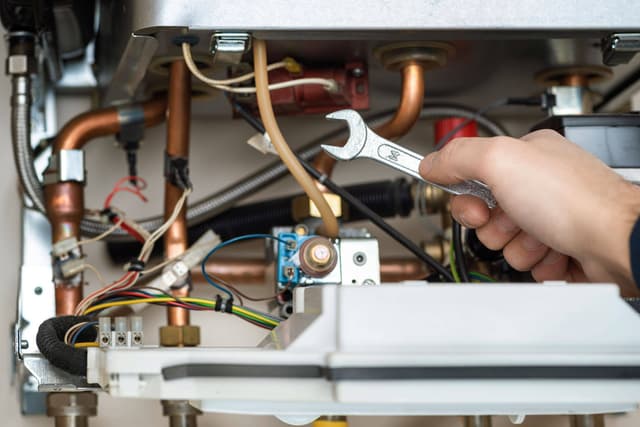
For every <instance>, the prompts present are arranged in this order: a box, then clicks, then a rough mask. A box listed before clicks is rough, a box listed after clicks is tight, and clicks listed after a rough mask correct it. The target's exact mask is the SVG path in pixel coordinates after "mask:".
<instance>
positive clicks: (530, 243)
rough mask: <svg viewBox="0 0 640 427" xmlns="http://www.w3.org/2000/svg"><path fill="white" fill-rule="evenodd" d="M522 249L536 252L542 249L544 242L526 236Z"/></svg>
mask: <svg viewBox="0 0 640 427" xmlns="http://www.w3.org/2000/svg"><path fill="white" fill-rule="evenodd" d="M522 247H523V248H525V249H526V250H528V251H535V250H537V249H540V248H541V247H542V242H541V241H540V240H538V239H536V238H535V237H531V236H529V235H526V236H524V238H523V239H522Z"/></svg>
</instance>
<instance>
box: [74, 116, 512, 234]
mask: <svg viewBox="0 0 640 427" xmlns="http://www.w3.org/2000/svg"><path fill="white" fill-rule="evenodd" d="M394 113H395V109H393V110H386V111H382V112H379V113H376V114H373V115H370V116H368V117H367V118H366V120H367V121H368V122H376V121H380V120H386V119H388V118H389V117H391V116H392V115H393V114H394ZM420 117H421V118H423V119H425V118H430V119H433V118H440V117H464V118H473V119H474V120H475V121H476V122H477V123H478V125H480V127H481V128H483V129H484V130H485V131H486V132H487V133H489V134H491V135H506V132H505V130H504V129H503V128H502V127H501V126H500V125H499V124H497V123H495V122H493V121H491V120H490V119H488V118H487V117H485V116H482V115H477V111H476V110H473V109H471V108H468V107H462V106H458V105H448V104H428V103H427V104H424V106H423V109H422V113H421V114H420ZM346 131H347V128H346V127H345V128H344V129H337V130H335V131H333V132H331V133H328V134H325V135H323V136H321V137H319V138H316V139H315V140H313V141H312V142H310V143H309V144H307V145H305V146H304V147H303V148H302V149H300V150H299V151H298V154H299V155H300V157H302V158H303V159H305V160H310V159H312V158H313V157H315V156H316V155H317V154H318V153H319V152H320V143H322V142H325V141H326V140H328V139H332V138H337V137H339V136H340V135H343V134H345V133H346ZM286 174H287V168H286V167H285V166H284V165H283V164H282V163H281V162H280V161H275V162H273V163H271V164H270V165H268V166H266V167H264V168H262V169H260V170H259V171H257V172H255V173H253V174H251V175H249V176H247V177H246V178H244V179H242V180H240V181H238V182H235V183H233V184H231V185H229V186H228V187H226V188H224V189H222V190H220V191H219V192H217V193H216V194H214V195H212V196H210V197H208V198H206V199H203V200H200V201H198V202H196V203H194V204H193V205H191V206H189V208H188V210H187V222H188V224H189V226H191V225H195V224H199V223H201V222H203V221H205V220H207V219H210V218H212V217H214V216H216V215H218V214H220V213H221V212H224V211H225V210H226V209H228V208H229V207H231V206H233V205H234V204H236V203H237V202H238V201H240V200H242V199H244V198H245V197H247V196H249V195H251V194H253V193H255V192H256V191H258V190H260V189H262V188H264V187H267V186H268V185H270V184H272V183H274V182H276V181H277V180H278V179H280V178H282V177H283V176H285V175H286ZM162 222H163V219H162V217H153V218H146V219H143V220H141V221H139V224H140V225H141V226H142V227H144V228H145V229H147V230H155V229H156V228H158V227H159V226H160V225H161V224H162ZM109 227H110V225H109V224H103V223H100V222H97V221H92V220H87V219H84V220H83V221H82V225H81V229H82V234H83V235H86V236H96V235H98V234H101V233H103V232H104V231H106V230H107V229H108V228H109ZM128 238H129V237H128V236H127V235H126V234H125V233H124V232H123V231H122V230H117V232H115V233H113V234H112V235H110V236H109V237H108V238H107V239H105V240H109V241H114V240H120V241H121V240H127V239H128Z"/></svg>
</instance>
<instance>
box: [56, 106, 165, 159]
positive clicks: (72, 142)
mask: <svg viewBox="0 0 640 427" xmlns="http://www.w3.org/2000/svg"><path fill="white" fill-rule="evenodd" d="M140 107H141V108H142V111H143V115H144V125H145V127H151V126H155V125H157V124H160V123H162V121H163V120H164V118H165V113H166V110H167V100H166V99H165V98H160V97H158V98H153V99H151V100H150V101H147V102H143V103H142V104H140ZM118 110H119V109H118V107H109V108H102V109H99V110H93V111H87V112H86V113H82V114H80V115H79V116H76V117H74V118H73V119H71V120H70V121H69V122H67V124H66V125H64V127H63V128H62V129H61V130H60V132H59V133H58V137H57V138H56V142H55V144H54V146H53V150H54V151H59V150H78V149H81V148H82V147H84V145H85V144H86V143H87V142H89V141H90V140H92V139H93V138H98V137H100V136H106V135H115V134H116V133H118V132H119V131H120V115H119V114H118Z"/></svg>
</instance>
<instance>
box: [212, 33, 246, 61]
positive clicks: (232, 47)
mask: <svg viewBox="0 0 640 427" xmlns="http://www.w3.org/2000/svg"><path fill="white" fill-rule="evenodd" d="M250 48H251V36H250V35H249V34H248V33H226V32H224V33H215V34H214V35H213V36H212V37H211V53H212V54H213V60H214V62H218V63H223V64H232V65H236V64H239V63H240V61H241V60H242V55H244V54H245V53H246V52H248V51H249V49H250Z"/></svg>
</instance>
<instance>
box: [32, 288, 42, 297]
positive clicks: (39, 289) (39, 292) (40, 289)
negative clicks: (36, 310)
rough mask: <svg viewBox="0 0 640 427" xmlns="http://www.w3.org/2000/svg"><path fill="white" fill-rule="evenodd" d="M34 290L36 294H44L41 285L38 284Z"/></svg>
mask: <svg viewBox="0 0 640 427" xmlns="http://www.w3.org/2000/svg"><path fill="white" fill-rule="evenodd" d="M33 292H35V294H36V295H42V288H41V287H40V286H37V287H36V288H35V289H34V290H33Z"/></svg>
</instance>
